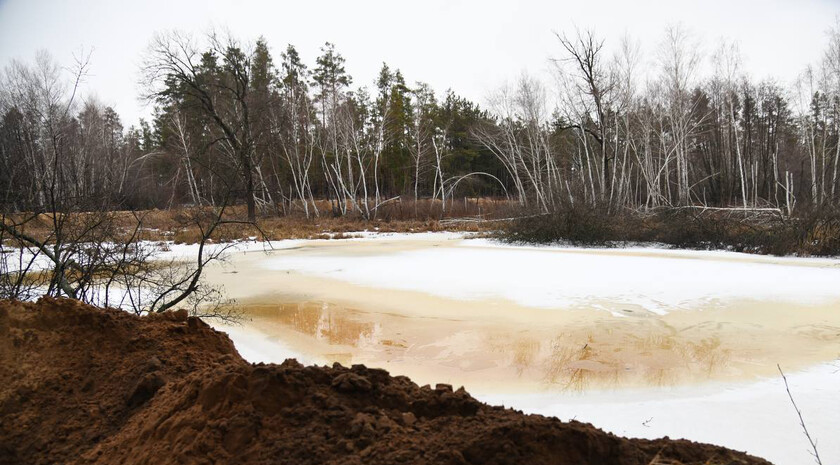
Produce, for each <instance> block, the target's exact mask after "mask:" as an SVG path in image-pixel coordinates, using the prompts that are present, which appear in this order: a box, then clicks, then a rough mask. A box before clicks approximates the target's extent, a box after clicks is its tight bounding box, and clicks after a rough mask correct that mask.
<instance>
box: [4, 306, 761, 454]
mask: <svg viewBox="0 0 840 465" xmlns="http://www.w3.org/2000/svg"><path fill="white" fill-rule="evenodd" d="M0 419H2V421H0V464H2V465H5V464H47V463H51V464H52V463H68V464H83V463H85V464H86V463H101V464H117V463H120V464H160V463H190V464H192V463H208V464H209V463H237V464H257V463H259V464H267V463H313V464H314V463H319V464H320V463H453V464H454V463H487V464H503V463H511V464H514V463H516V464H518V463H556V464H628V465H629V464H639V465H647V464H652V463H661V464H665V463H668V464H672V463H684V464H701V463H702V464H766V463H767V462H765V461H764V460H761V459H757V458H754V457H750V456H747V455H745V454H742V453H738V452H733V451H729V450H727V449H723V448H720V447H715V446H710V445H704V444H697V443H692V442H689V441H674V440H669V439H667V438H665V439H660V440H655V441H647V440H630V439H624V438H620V437H617V436H614V435H611V434H607V433H604V432H603V431H601V430H598V429H596V428H594V427H593V426H591V425H588V424H583V423H578V422H571V423H563V422H560V421H559V420H557V419H554V418H545V417H542V416H537V415H523V414H522V413H520V412H516V411H513V410H507V409H503V408H500V407H490V406H487V405H484V404H482V403H480V402H478V401H476V400H475V399H473V398H472V397H470V395H469V394H467V393H466V392H465V391H464V390H463V389H459V390H456V391H453V390H452V389H451V387H449V386H446V385H438V386H437V387H436V388H434V389H433V388H430V387H425V386H424V387H419V386H417V385H416V384H414V383H412V382H411V381H410V380H409V379H408V378H405V377H400V376H397V377H391V376H389V375H388V373H387V372H386V371H383V370H377V369H369V368H365V367H364V366H354V367H353V368H344V367H341V366H338V365H336V366H333V367H331V368H330V367H303V366H301V365H300V364H298V363H297V362H295V361H293V360H289V361H286V363H284V364H282V365H262V364H259V365H251V364H249V363H247V362H246V361H244V360H243V359H242V358H241V357H240V356H239V354H238V353H237V352H236V350H235V349H234V347H233V344H232V343H231V341H230V339H228V338H227V336H226V335H224V334H223V333H219V332H216V331H214V330H213V329H211V328H210V327H209V326H208V325H206V324H205V323H203V322H202V321H200V320H198V319H196V318H187V316H186V314H184V313H178V312H175V313H172V314H167V315H162V316H152V317H144V318H139V317H135V316H133V315H130V314H128V313H125V312H121V311H118V310H101V309H96V308H93V307H88V306H86V305H82V304H79V303H77V302H73V301H67V300H55V299H42V300H41V301H39V302H38V303H37V304H31V303H20V302H2V301H0Z"/></svg>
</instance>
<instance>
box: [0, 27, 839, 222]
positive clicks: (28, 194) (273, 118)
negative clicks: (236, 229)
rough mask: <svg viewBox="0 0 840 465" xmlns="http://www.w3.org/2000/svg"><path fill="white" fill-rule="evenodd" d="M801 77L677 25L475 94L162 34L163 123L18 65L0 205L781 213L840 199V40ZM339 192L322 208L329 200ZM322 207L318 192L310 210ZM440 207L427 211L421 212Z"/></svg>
mask: <svg viewBox="0 0 840 465" xmlns="http://www.w3.org/2000/svg"><path fill="white" fill-rule="evenodd" d="M828 39H829V40H828V46H827V49H826V53H825V58H824V60H823V61H822V62H821V63H819V64H818V65H817V66H815V67H812V68H809V69H807V70H805V71H804V72H803V73H802V75H801V77H800V79H799V80H798V81H797V83H796V84H795V85H794V86H792V87H786V86H783V85H781V84H779V83H778V82H775V81H772V80H768V81H755V80H754V79H751V78H750V77H749V76H748V75H746V74H745V73H744V72H743V71H742V70H741V69H740V56H739V54H738V51H737V47H735V46H733V45H731V44H724V45H721V46H720V47H719V48H718V49H717V50H715V52H714V53H713V54H711V57H712V58H711V59H710V68H711V69H713V71H712V72H710V73H705V75H701V72H702V70H703V66H702V65H703V63H704V60H703V59H702V57H701V56H700V55H699V54H698V52H697V50H698V47H697V44H696V43H694V42H693V40H692V38H691V36H690V35H689V34H687V33H686V32H685V31H684V30H682V29H679V28H670V29H668V30H666V32H665V35H664V39H663V40H662V42H661V44H660V45H659V49H658V50H657V53H656V54H655V59H654V60H652V61H650V60H648V61H645V60H644V59H643V57H642V55H641V53H640V48H639V46H638V45H636V44H634V43H633V42H632V41H630V40H625V41H624V42H622V43H621V44H620V47H616V49H617V50H618V51H617V53H608V52H607V51H606V49H605V48H604V43H603V41H601V40H599V39H598V38H597V37H595V35H594V34H593V33H591V32H580V33H578V34H577V35H575V36H563V35H559V36H558V54H557V56H556V57H554V58H553V59H552V61H553V63H554V64H555V72H556V76H555V77H556V80H555V81H556V82H557V85H556V86H552V87H551V88H549V87H547V86H546V85H544V84H543V83H542V82H541V81H540V80H538V79H536V78H534V77H531V76H527V75H523V76H522V77H521V78H520V79H519V80H518V81H517V82H515V83H514V84H512V85H508V86H504V87H502V88H500V89H499V90H498V91H497V92H495V93H494V94H493V95H492V97H491V98H489V99H488V101H487V102H486V104H483V108H482V107H479V105H477V104H475V103H473V102H470V101H469V100H467V99H464V98H462V97H459V96H458V95H456V94H455V93H454V92H452V91H447V92H446V93H444V94H442V95H441V94H436V93H435V91H434V90H433V89H431V88H430V87H429V86H428V85H426V84H423V83H421V82H412V81H409V80H407V79H406V78H405V77H404V76H403V75H402V73H401V72H400V71H399V70H398V69H393V68H391V67H389V66H387V65H385V64H383V66H382V68H381V70H380V72H379V75H378V78H377V79H376V81H375V82H374V83H370V86H365V85H361V86H359V85H357V83H354V81H353V79H352V77H351V76H350V75H349V74H348V73H347V72H346V71H345V68H344V58H343V57H342V56H341V54H340V53H339V52H338V51H337V50H336V48H335V47H334V46H333V45H332V44H329V43H327V44H326V45H325V46H324V47H323V48H322V49H321V54H320V56H318V57H316V59H315V60H314V63H313V64H312V65H311V66H307V65H306V64H305V62H304V60H303V59H302V58H301V57H300V56H299V54H298V53H297V51H296V50H295V48H294V47H293V46H288V47H286V48H285V49H284V50H283V51H282V52H281V53H279V54H276V55H272V53H271V52H270V47H269V45H268V44H267V43H266V42H265V40H263V39H260V40H257V41H255V42H253V43H243V42H240V41H238V40H237V39H236V38H234V37H230V36H221V35H217V34H209V35H207V36H205V37H202V38H201V39H200V40H198V39H195V38H193V37H190V36H186V35H182V34H179V33H168V34H160V35H158V36H156V37H155V39H154V40H153V41H152V43H151V44H150V46H149V49H148V51H147V53H146V55H145V56H144V57H143V66H142V76H143V83H144V89H143V96H144V97H146V98H147V99H149V101H150V102H152V103H153V104H154V107H155V112H154V117H153V119H152V121H150V122H148V123H147V122H141V123H140V126H139V127H132V128H129V129H127V130H126V129H124V128H123V126H122V123H121V122H120V119H119V116H118V115H117V114H116V113H115V112H114V111H113V110H112V109H110V108H108V107H104V106H102V105H100V104H97V103H96V102H94V101H87V102H85V103H82V104H80V103H79V98H78V93H79V89H78V84H79V82H81V81H83V77H84V74H85V72H86V63H85V62H80V63H78V66H77V70H76V71H77V72H76V74H75V75H74V77H73V79H70V80H68V79H66V76H65V75H64V73H63V72H62V70H61V69H60V68H59V67H58V65H57V64H56V63H55V62H54V61H52V60H51V59H50V58H49V56H48V55H46V54H39V55H38V56H37V57H36V60H35V62H34V63H33V64H25V63H21V62H17V61H15V62H12V63H11V64H9V65H8V66H7V67H6V69H5V71H4V73H3V76H2V91H0V114H2V122H0V183H2V202H3V204H4V205H5V206H4V209H6V210H9V209H11V210H12V211H39V210H49V209H51V208H53V209H54V205H55V204H56V200H55V199H56V198H61V199H80V200H79V201H78V202H77V203H78V204H79V205H80V208H88V207H86V206H85V205H87V204H90V206H89V208H101V207H103V206H107V207H109V208H126V209H141V208H149V207H161V208H163V207H171V206H181V205H221V204H229V203H232V202H242V203H245V204H246V205H247V206H248V212H249V216H250V217H251V218H253V217H254V216H256V214H257V212H258V211H263V212H268V213H280V214H288V213H292V212H301V213H303V214H305V215H307V216H314V215H323V214H331V215H333V214H334V215H347V214H352V215H359V216H361V217H363V218H373V217H375V216H376V215H377V212H378V211H379V210H380V208H381V207H382V206H383V205H387V204H388V203H389V202H394V201H397V200H406V199H420V198H425V199H432V200H433V201H434V202H431V203H429V204H431V205H437V206H438V207H437V208H438V210H437V211H435V212H434V214H435V215H438V214H444V213H445V209H446V208H447V202H448V201H451V200H452V199H453V198H454V197H456V196H457V197H461V196H471V197H473V196H499V197H504V196H506V197H508V198H510V199H511V201H512V202H517V203H518V204H519V205H521V206H522V207H523V208H529V209H532V210H536V211H538V212H553V211H558V210H562V209H564V208H565V207H569V206H573V205H591V206H599V207H604V208H606V209H607V210H608V211H609V210H617V209H623V208H625V207H627V208H630V209H633V210H640V209H643V210H649V209H658V208H665V207H688V206H692V207H696V206H702V207H727V208H728V207H733V208H741V209H759V208H767V209H777V210H778V211H779V212H780V213H782V214H784V215H791V214H792V213H793V212H794V210H795V209H796V208H797V206H798V205H799V206H802V205H805V206H809V207H811V206H819V205H832V204H837V203H838V200H840V179H839V178H840V173H838V170H839V169H840V166H839V165H840V34H838V31H837V30H836V29H835V30H833V31H832V32H831V33H830V34H829V37H828ZM324 199H326V200H328V201H329V205H330V208H329V211H324V208H323V202H316V200H324ZM318 205H321V208H320V209H319V207H318ZM430 213H431V212H428V211H425V212H418V214H423V215H428V214H430Z"/></svg>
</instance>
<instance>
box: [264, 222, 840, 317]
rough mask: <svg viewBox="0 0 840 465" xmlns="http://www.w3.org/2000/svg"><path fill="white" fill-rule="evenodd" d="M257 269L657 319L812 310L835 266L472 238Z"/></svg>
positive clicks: (286, 258) (833, 293)
mask: <svg viewBox="0 0 840 465" xmlns="http://www.w3.org/2000/svg"><path fill="white" fill-rule="evenodd" d="M403 236H406V235H403ZM409 237H410V236H409ZM428 237H432V238H438V237H440V238H441V239H444V240H454V239H457V238H458V237H457V236H452V235H442V236H433V235H432V236H428ZM389 239H393V240H403V237H401V236H398V235H393V236H389ZM412 240H421V238H412ZM803 265H804V266H803ZM262 266H263V267H265V268H267V269H272V270H279V271H296V272H300V273H304V274H310V275H316V276H322V277H329V278H333V279H338V280H342V281H346V282H350V283H353V284H358V285H363V286H370V287H382V288H389V289H399V290H409V291H422V292H428V293H432V294H436V295H439V296H443V297H448V298H455V299H464V300H470V299H494V298H495V299H498V298H502V299H508V300H511V301H514V302H517V303H519V304H521V305H526V306H531V307H540V308H566V307H572V306H582V305H589V306H592V305H593V304H594V303H595V302H598V305H601V306H602V307H603V303H604V302H609V303H610V305H609V308H605V309H606V310H608V311H616V310H620V309H621V308H622V307H623V306H628V305H637V306H640V307H643V308H645V309H646V310H648V311H650V312H654V313H657V314H665V313H667V312H669V311H671V310H675V309H691V308H701V307H703V306H708V305H714V304H719V303H722V302H725V301H727V300H745V299H746V300H766V301H769V300H771V301H781V302H795V303H798V304H820V303H825V302H830V301H832V300H836V299H840V286H838V285H837V283H839V282H840V260H831V259H815V260H814V259H796V258H784V259H779V258H773V257H769V258H759V257H754V256H751V255H746V254H738V253H733V252H694V251H676V250H674V251H672V250H658V249H649V248H631V249H625V250H622V251H619V252H615V251H613V250H595V251H593V250H592V249H575V248H568V247H523V246H511V245H503V244H498V243H494V242H490V241H486V240H478V239H472V240H464V241H460V242H459V243H458V245H457V246H455V247H428V248H421V249H419V250H405V251H401V252H396V253H393V252H390V253H383V254H366V255H362V256H358V255H353V256H350V255H346V254H342V253H341V251H340V250H336V251H335V252H334V253H330V251H319V252H318V253H317V254H292V255H287V254H283V255H279V256H272V257H269V258H267V259H266V260H265V261H263V263H262Z"/></svg>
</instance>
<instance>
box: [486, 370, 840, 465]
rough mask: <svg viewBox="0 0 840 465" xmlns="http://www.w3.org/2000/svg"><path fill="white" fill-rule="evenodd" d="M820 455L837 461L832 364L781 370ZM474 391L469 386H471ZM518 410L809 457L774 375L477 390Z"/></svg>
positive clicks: (786, 464)
mask: <svg viewBox="0 0 840 465" xmlns="http://www.w3.org/2000/svg"><path fill="white" fill-rule="evenodd" d="M786 375H787V378H788V383H789V385H790V389H791V392H792V394H793V397H794V400H795V401H796V403H797V406H798V407H799V408H800V410H801V411H802V415H803V417H804V419H805V424H806V426H807V427H808V430H809V432H810V434H811V436H812V437H813V438H814V439H815V440H817V448H818V450H819V452H820V456H821V458H822V461H823V463H825V464H829V463H840V442H838V441H837V436H838V433H840V396H838V392H840V364H837V363H833V364H832V363H829V364H824V365H820V366H816V367H812V368H810V369H808V370H804V371H801V372H798V373H786ZM474 395H475V393H474ZM476 397H477V398H478V399H480V400H482V401H484V402H487V403H490V404H499V405H505V406H508V407H513V408H516V409H519V410H522V411H524V412H526V413H538V414H541V415H550V416H556V417H558V418H560V419H561V420H572V419H576V420H578V421H582V422H588V423H593V424H594V425H596V426H597V427H599V428H602V429H604V430H607V431H610V432H612V433H615V434H618V435H621V436H629V437H641V438H649V439H653V438H658V437H662V436H669V437H671V438H672V439H676V438H684V439H690V440H693V441H700V442H707V443H712V444H718V445H722V446H725V447H728V448H731V449H735V450H740V451H745V452H747V453H749V454H752V455H757V456H759V457H763V458H765V459H767V460H769V461H770V462H772V463H775V464H777V465H799V464H805V463H812V458H811V456H810V455H809V451H810V450H811V449H810V445H809V444H808V441H807V439H806V438H805V435H804V434H803V432H802V428H801V426H800V425H799V418H798V416H797V414H796V411H795V410H794V408H793V406H792V405H791V403H790V399H789V398H788V396H787V392H786V391H785V386H784V383H783V381H782V379H781V376H778V377H775V378H769V379H764V380H761V381H758V382H753V383H741V384H734V383H733V384H716V385H705V386H700V387H687V388H678V389H677V388H675V389H646V390H635V391H633V390H622V391H621V392H620V393H619V392H609V391H606V392H586V393H583V394H579V395H575V394H564V393H557V394H532V395H523V394H512V395H498V394H494V395H481V394H478V395H477V396H476Z"/></svg>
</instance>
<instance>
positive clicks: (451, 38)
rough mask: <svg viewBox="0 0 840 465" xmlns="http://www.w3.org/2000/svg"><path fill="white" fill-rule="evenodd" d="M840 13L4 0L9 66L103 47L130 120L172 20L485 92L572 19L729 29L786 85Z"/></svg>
mask: <svg viewBox="0 0 840 465" xmlns="http://www.w3.org/2000/svg"><path fill="white" fill-rule="evenodd" d="M837 13H840V1H837V0H834V1H831V0H764V1H759V0H702V1H692V2H684V1H677V0H670V1H668V0H654V1H646V2H641V1H622V0H601V1H593V0H590V1H579V0H577V1H565V0H564V1H535V0H526V1H514V0H506V1H500V0H489V1H472V0H455V1H443V0H415V1H412V2H398V1H393V0H391V1H387V0H381V1H373V0H356V1H347V0H320V1H317V0H311V1H308V2H307V1H296V2H285V1H245V0H240V1H238V2H234V1H223V0H211V1H202V0H186V1H178V0H168V1H162V0H143V1H130V2H128V1H127V2H123V1H114V0H111V1H107V0H73V1H70V0H53V1H46V0H0V65H2V66H5V65H6V64H7V63H8V62H9V61H10V60H11V59H13V58H17V59H23V60H32V59H33V58H34V55H35V53H36V51H37V50H39V49H47V50H49V51H50V52H51V53H52V54H53V56H54V57H55V58H56V59H57V60H58V61H59V62H61V63H63V64H67V65H69V64H71V63H72V60H73V58H72V56H73V53H74V52H75V53H78V50H79V49H80V47H82V46H84V47H85V48H87V49H90V48H93V49H94V53H93V57H92V61H91V64H92V67H91V76H90V77H89V78H88V80H87V83H86V87H85V89H84V91H85V94H86V95H92V94H93V95H96V96H97V97H98V99H99V100H100V101H102V102H103V103H105V104H109V105H112V106H114V107H115V109H116V110H117V112H118V113H119V114H120V115H121V116H122V118H123V123H124V124H125V126H126V127H127V126H129V125H131V124H134V123H136V122H137V120H138V118H140V117H141V116H147V115H148V114H150V112H151V109H150V108H146V107H144V106H143V105H142V104H141V103H140V102H139V101H138V98H137V95H138V85H137V81H138V75H139V73H138V67H139V63H140V61H141V54H142V52H143V51H144V50H145V48H146V46H147V44H148V43H149V40H150V39H151V37H152V35H153V34H154V32H156V31H161V30H167V29H180V30H185V31H191V32H196V33H202V32H206V31H207V30H208V29H209V28H210V27H211V26H216V27H227V28H229V29H230V30H231V31H232V32H233V33H234V34H235V35H237V36H238V37H240V38H242V39H255V38H257V37H258V36H260V35H263V36H265V37H266V39H267V40H268V43H269V46H270V47H271V48H272V52H273V53H274V55H275V57H279V53H280V52H281V51H282V50H283V49H284V48H285V46H286V44H288V43H292V44H294V45H295V46H296V47H297V49H298V51H299V52H300V54H301V56H302V57H303V59H304V60H305V62H306V63H307V64H308V65H309V66H310V67H311V66H312V65H313V64H314V61H315V57H316V56H317V55H318V54H319V48H320V46H321V45H323V43H324V42H325V41H331V42H333V43H335V44H336V46H337V48H338V50H339V52H340V53H341V54H342V55H344V57H345V58H346V59H347V70H348V72H349V73H350V74H351V75H352V76H353V78H354V84H356V85H358V84H365V85H370V83H371V82H372V81H373V79H374V77H375V75H376V73H377V72H378V70H379V67H380V66H381V63H382V62H383V61H385V62H387V63H388V64H389V65H390V66H392V68H400V69H401V70H402V71H403V74H404V75H405V77H406V79H407V80H408V82H410V83H413V82H414V81H417V80H421V81H425V82H428V83H429V84H431V85H432V87H433V88H434V89H435V90H436V91H438V92H443V91H444V90H446V89H447V88H450V87H451V88H452V89H453V90H455V92H457V93H459V94H461V95H464V96H465V97H468V98H470V99H473V100H476V101H477V102H479V103H483V100H484V97H485V95H486V94H487V93H488V92H489V91H491V90H492V89H494V88H496V87H498V86H499V85H500V84H502V83H503V82H504V81H505V80H510V79H513V78H515V77H516V76H518V75H519V74H521V73H522V71H524V70H527V71H529V72H532V73H536V74H538V73H544V72H546V71H547V70H548V69H549V64H548V58H549V57H550V56H552V55H553V54H556V53H557V51H558V44H557V42H556V39H555V37H554V35H553V33H552V31H561V32H562V31H570V32H573V31H574V28H575V26H578V27H581V28H589V27H593V28H594V29H595V31H596V32H597V34H598V35H600V36H602V37H603V38H605V39H606V40H607V46H608V47H609V46H610V45H614V46H617V45H618V41H619V39H620V37H621V36H623V35H624V34H625V33H626V34H629V35H630V36H631V37H633V38H635V39H638V40H639V41H640V42H641V44H642V49H643V53H644V57H645V59H647V60H653V58H654V51H655V49H656V47H657V44H658V42H659V40H660V39H661V37H662V35H663V32H664V29H665V27H666V26H668V25H673V24H677V23H682V24H683V25H684V26H686V27H687V28H688V29H689V30H690V31H692V32H693V33H694V34H695V36H696V37H697V38H698V39H699V40H701V41H702V44H703V47H704V52H706V56H707V57H708V55H709V52H711V51H712V50H714V48H715V47H716V44H717V43H718V42H719V40H720V39H721V38H726V39H729V40H736V41H737V42H738V43H739V44H740V48H741V52H742V54H743V55H744V57H745V62H744V68H745V69H746V70H747V71H748V72H749V73H750V74H751V75H752V76H753V77H756V78H759V79H760V78H765V77H770V76H774V77H777V78H778V79H779V80H780V81H781V82H782V83H788V82H790V81H792V80H793V79H794V78H795V77H796V75H797V74H799V73H800V72H801V71H802V70H803V69H804V68H805V66H807V65H808V64H811V63H816V62H817V61H818V60H819V59H820V56H821V54H822V52H823V49H824V46H825V44H826V31H827V30H828V28H829V27H830V26H831V25H832V24H833V23H834V20H835V16H836V15H837Z"/></svg>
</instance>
